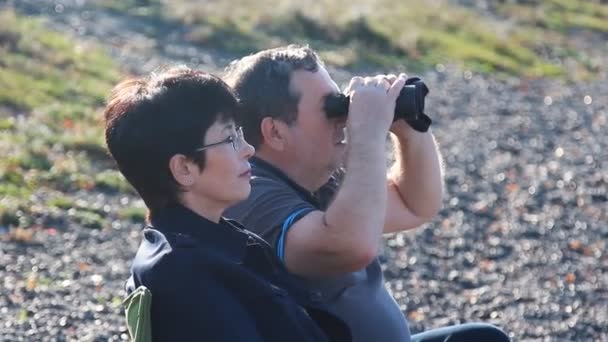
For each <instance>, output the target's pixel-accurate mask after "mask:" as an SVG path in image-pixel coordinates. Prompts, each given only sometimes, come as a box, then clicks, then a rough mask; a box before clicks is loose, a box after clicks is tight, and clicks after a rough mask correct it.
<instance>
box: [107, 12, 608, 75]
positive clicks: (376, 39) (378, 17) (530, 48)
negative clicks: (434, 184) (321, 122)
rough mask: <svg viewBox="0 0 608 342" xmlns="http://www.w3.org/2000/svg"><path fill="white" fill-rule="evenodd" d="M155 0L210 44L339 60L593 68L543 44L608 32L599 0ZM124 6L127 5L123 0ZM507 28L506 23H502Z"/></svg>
mask: <svg viewBox="0 0 608 342" xmlns="http://www.w3.org/2000/svg"><path fill="white" fill-rule="evenodd" d="M97 1H98V3H99V4H101V5H102V6H106V7H110V8H123V9H125V6H126V7H127V8H128V10H129V11H131V12H133V11H134V8H136V1H134V0H130V1H127V3H128V5H125V2H123V1H118V0H97ZM167 4H168V3H165V2H159V1H152V2H151V4H150V5H149V6H147V7H139V8H140V9H142V8H145V9H148V11H149V12H154V13H162V15H161V16H162V17H163V18H164V19H165V20H169V21H179V22H181V23H183V24H185V25H190V26H191V27H192V28H193V29H192V31H191V32H190V35H189V38H190V40H191V41H193V42H196V43H199V44H201V45H204V46H211V47H214V48H217V49H222V50H226V51H230V52H233V53H235V54H238V55H240V54H246V53H251V52H254V51H256V50H259V49H264V48H268V47H272V46H278V45H284V44H287V43H305V44H310V45H311V46H313V47H314V48H316V49H317V50H318V51H320V53H321V55H322V56H323V57H324V58H325V59H326V61H327V62H328V63H330V64H332V65H335V66H339V67H344V68H348V69H360V68H362V67H372V68H384V69H389V68H390V69H394V68H395V67H406V68H408V69H409V70H412V69H413V70H416V71H419V70H421V69H424V68H430V67H433V66H434V65H436V64H438V63H459V64H461V65H462V66H463V67H465V68H469V69H472V70H476V71H480V72H485V73H500V74H509V75H519V76H524V77H543V76H549V77H555V76H557V77H563V76H568V77H570V76H573V77H583V78H584V77H589V76H590V75H591V74H593V73H594V71H595V70H594V68H597V66H594V65H592V63H589V61H588V60H586V57H585V55H584V54H578V53H576V52H574V53H572V54H571V55H569V56H567V57H568V58H571V59H573V60H575V61H576V70H565V69H563V67H562V66H561V65H560V64H559V63H556V62H555V61H554V60H550V59H547V58H546V57H545V56H544V54H542V53H541V51H547V50H552V51H560V50H564V49H566V50H567V49H570V50H572V51H576V50H575V49H573V47H572V44H571V41H570V40H569V38H570V37H571V34H573V33H576V32H578V31H579V30H586V31H590V32H596V33H600V34H606V33H608V5H606V4H601V3H599V2H598V1H578V0H547V1H540V2H538V4H535V3H533V2H529V1H526V2H524V1H507V2H496V3H494V5H493V6H496V9H495V13H494V14H495V16H494V17H484V16H482V15H480V13H479V12H477V11H476V10H475V9H474V8H467V7H463V6H457V5H454V4H453V3H452V2H450V1H447V0H440V1H435V2H433V3H421V2H420V1H415V0H403V1H398V2H395V1H389V0H374V1H372V0H366V1H358V2H357V5H356V6H353V4H352V3H351V2H350V1H346V0H331V1H330V0H321V1H315V2H314V3H303V2H300V1H296V0H279V1H277V0H272V1H271V0H259V1H255V2H252V1H245V0H222V1H219V0H216V1H205V2H201V1H194V0H175V1H171V3H170V5H167ZM121 6H122V7H121ZM497 32H498V33H497Z"/></svg>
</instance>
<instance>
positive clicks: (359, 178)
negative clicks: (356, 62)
mask: <svg viewBox="0 0 608 342" xmlns="http://www.w3.org/2000/svg"><path fill="white" fill-rule="evenodd" d="M357 82H358V83H357ZM384 82H385V81H384V80H380V79H378V78H366V79H365V80H363V79H361V78H355V79H353V81H351V86H350V87H349V88H350V89H351V90H353V91H354V92H353V93H352V95H351V104H350V109H349V116H348V120H347V129H348V132H349V137H348V138H349V150H348V153H347V158H346V166H347V167H346V174H345V175H344V180H343V183H342V185H341V187H340V190H339V191H338V193H337V194H336V197H335V199H334V200H333V202H332V203H331V205H330V206H329V207H328V208H327V210H326V211H325V212H321V211H313V212H311V213H308V214H307V215H305V216H304V217H302V218H301V219H300V220H298V221H297V222H296V223H295V224H293V226H292V227H291V229H290V230H289V234H287V236H286V243H285V260H284V261H285V264H286V266H287V268H288V269H289V270H290V271H291V272H293V273H295V274H298V275H301V276H305V277H316V276H331V275H338V274H343V273H346V272H352V271H355V270H359V269H361V268H363V267H365V266H367V265H368V264H369V263H370V262H371V261H372V260H373V258H374V257H375V256H376V254H377V249H378V245H379V241H380V238H381V236H382V227H383V226H384V221H385V213H386V211H387V205H386V204H387V187H386V152H385V151H386V150H385V142H386V140H385V139H386V134H387V133H388V128H389V127H390V125H391V122H392V117H393V113H394V108H395V100H396V98H397V96H398V94H399V91H400V90H401V88H402V87H403V85H404V83H405V76H402V77H400V78H399V79H398V80H397V81H395V82H394V83H393V84H392V85H385V84H384ZM389 86H390V89H389V90H388V92H387V88H388V87H389Z"/></svg>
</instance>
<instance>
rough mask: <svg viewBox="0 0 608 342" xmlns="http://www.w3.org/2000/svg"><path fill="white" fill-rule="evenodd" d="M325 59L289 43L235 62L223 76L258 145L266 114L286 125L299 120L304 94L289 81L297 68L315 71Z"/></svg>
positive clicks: (250, 138)
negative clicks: (299, 108)
mask: <svg viewBox="0 0 608 342" xmlns="http://www.w3.org/2000/svg"><path fill="white" fill-rule="evenodd" d="M320 65H321V66H322V65H323V62H322V61H321V59H320V58H319V56H318V55H317V54H316V53H315V52H314V51H313V50H312V49H311V48H309V47H308V46H301V45H288V46H284V47H279V48H274V49H269V50H263V51H260V52H258V53H256V54H253V55H250V56H247V57H243V58H241V59H240V60H236V61H234V62H232V63H231V64H230V65H229V66H228V67H227V68H226V72H225V75H224V79H225V80H226V82H227V83H228V84H229V85H230V86H231V87H232V89H234V91H235V93H236V94H237V96H238V98H239V100H240V102H241V111H240V112H239V117H238V119H239V124H241V125H242V126H243V131H244V133H245V139H246V140H247V142H248V143H250V144H252V145H253V146H254V147H255V148H257V147H259V145H260V144H261V143H262V132H261V128H260V125H261V123H262V120H263V119H264V118H265V117H272V118H275V119H281V120H283V121H284V122H285V123H287V124H291V123H293V122H294V121H295V120H296V119H297V113H298V102H299V101H300V95H301V94H295V93H293V92H292V91H291V90H290V88H289V84H290V81H291V75H292V73H293V72H294V71H297V70H305V71H310V72H316V71H317V70H318V69H319V66H320Z"/></svg>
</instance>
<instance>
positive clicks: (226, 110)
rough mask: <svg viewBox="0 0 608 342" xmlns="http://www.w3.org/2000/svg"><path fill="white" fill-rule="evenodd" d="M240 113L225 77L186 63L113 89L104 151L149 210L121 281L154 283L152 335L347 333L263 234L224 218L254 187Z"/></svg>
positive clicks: (245, 337)
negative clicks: (301, 284)
mask: <svg viewBox="0 0 608 342" xmlns="http://www.w3.org/2000/svg"><path fill="white" fill-rule="evenodd" d="M237 111H238V103H237V99H236V97H235V95H234V93H233V91H232V90H231V89H230V88H229V87H228V86H227V85H226V84H225V83H224V82H223V81H222V80H221V79H219V78H218V77H216V76H213V75H210V74H207V73H204V72H201V71H196V70H191V69H187V68H175V69H170V70H167V71H164V72H160V73H155V74H152V75H151V76H150V77H144V78H139V79H130V80H127V81H125V82H122V83H120V84H119V85H118V86H117V87H116V88H115V89H114V91H113V92H112V97H111V99H110V101H109V103H108V105H107V107H106V109H105V112H104V115H105V123H106V126H105V136H106V142H107V145H108V149H109V151H110V153H111V154H112V157H113V158H114V159H115V160H116V163H117V164H118V168H119V169H120V171H121V173H122V174H123V175H124V176H125V177H126V179H127V180H128V181H129V182H130V183H131V184H132V185H133V187H134V188H135V189H136V190H137V192H138V193H139V194H140V195H141V197H142V199H143V200H144V202H145V203H146V206H147V207H148V209H149V220H148V221H149V222H148V226H147V227H146V229H144V231H143V237H142V243H141V245H140V247H139V250H138V251H137V255H136V256H135V259H134V261H133V266H132V268H131V272H132V274H131V277H130V278H129V280H128V282H127V286H126V290H127V292H128V293H133V291H136V289H138V288H141V286H144V287H145V288H147V289H149V291H150V292H151V294H152V300H151V307H150V310H149V312H143V313H142V315H144V316H145V315H146V313H147V314H149V317H150V321H151V329H150V332H151V335H152V340H153V341H329V340H333V341H343V340H349V336H350V335H349V331H348V328H347V327H346V325H345V324H344V323H342V322H341V321H339V320H338V319H336V318H335V317H334V316H332V315H330V314H327V313H326V311H324V310H323V307H322V305H321V303H319V302H318V301H314V300H313V299H314V298H313V297H312V296H310V295H309V294H308V292H307V291H304V290H303V289H301V287H298V286H296V285H295V284H294V282H293V277H292V276H291V275H289V274H288V273H287V272H286V271H285V269H284V268H283V267H282V266H281V264H280V263H279V262H278V260H277V259H276V256H275V255H274V253H273V252H272V249H271V247H270V246H269V245H268V244H267V243H266V242H264V241H263V240H262V239H261V238H259V237H258V236H256V235H255V234H252V233H251V232H248V231H247V230H245V229H243V227H241V226H239V225H236V224H235V223H234V222H229V221H227V220H225V219H223V218H222V214H223V212H224V209H225V208H227V207H229V206H231V205H234V204H235V203H238V202H239V201H241V200H243V199H245V198H247V196H248V195H249V192H250V166H249V163H248V159H249V158H250V157H251V156H252V155H253V153H254V149H253V147H252V146H251V145H249V144H247V142H246V141H245V140H243V135H242V131H241V130H240V129H238V127H236V125H235V124H234V118H235V115H236V113H237ZM137 331H141V327H138V329H137Z"/></svg>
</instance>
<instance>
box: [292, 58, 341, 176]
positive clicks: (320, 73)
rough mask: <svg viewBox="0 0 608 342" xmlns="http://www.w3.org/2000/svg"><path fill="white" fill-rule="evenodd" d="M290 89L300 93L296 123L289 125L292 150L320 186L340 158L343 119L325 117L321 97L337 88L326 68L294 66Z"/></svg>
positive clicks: (339, 162)
mask: <svg viewBox="0 0 608 342" xmlns="http://www.w3.org/2000/svg"><path fill="white" fill-rule="evenodd" d="M290 91H291V92H293V93H295V94H300V101H299V103H298V114H297V120H296V123H295V124H293V125H292V127H291V131H292V139H291V141H292V151H294V153H295V155H296V158H297V163H298V164H300V165H299V166H300V167H301V168H302V169H305V170H306V172H307V173H309V175H311V177H314V179H315V182H318V185H319V186H321V185H322V184H324V183H325V182H327V180H328V179H329V176H330V175H331V174H332V173H333V172H334V171H335V170H336V168H338V167H339V166H340V165H341V164H342V161H343V159H344V153H345V144H344V142H343V141H344V130H343V128H344V127H345V123H346V121H345V119H328V118H327V116H326V114H325V110H324V109H323V107H324V105H325V98H326V97H327V95H329V94H334V93H338V92H340V89H339V88H338V86H337V85H336V83H335V82H334V81H333V80H332V79H331V77H330V76H329V74H328V73H327V70H325V68H323V67H321V66H319V69H318V70H317V71H316V72H310V71H304V70H298V71H294V72H293V73H292V74H291V81H290Z"/></svg>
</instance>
